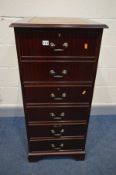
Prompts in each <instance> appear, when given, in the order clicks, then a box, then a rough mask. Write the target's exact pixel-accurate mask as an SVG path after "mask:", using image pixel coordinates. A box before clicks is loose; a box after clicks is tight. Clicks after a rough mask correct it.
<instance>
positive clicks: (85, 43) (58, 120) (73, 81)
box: [12, 18, 107, 161]
mask: <svg viewBox="0 0 116 175" xmlns="http://www.w3.org/2000/svg"><path fill="white" fill-rule="evenodd" d="M36 20H37V21H38V20H39V22H38V23H37V21H36ZM50 20H51V19H50ZM52 20H54V19H52ZM35 21H36V22H35ZM74 21H75V22H74ZM44 22H45V19H43V22H42V19H40V18H39V19H35V18H33V19H26V20H23V21H22V22H19V23H14V24H12V26H14V28H15V36H16V47H17V53H18V63H19V72H20V79H21V86H22V95H23V104H24V112H25V119H26V129H27V136H28V144H29V154H28V158H29V161H37V160H38V159H39V158H42V157H44V156H56V155H57V156H58V155H59V156H61V155H63V156H64V155H67V156H73V157H74V158H75V159H81V160H82V159H84V157H85V151H84V150H85V143H86V136H87V128H88V123H89V115H90V109H91V103H92V96H93V92H94V83H95V78H96V71H97V65H98V57H99V52H100V44H101V38H102V32H103V28H104V27H107V26H106V25H103V24H96V23H95V24H94V23H91V22H88V21H86V20H85V21H83V20H77V19H74V20H72V21H71V19H69V20H67V19H65V22H64V23H63V20H61V22H59V19H56V23H54V22H53V21H52V22H50V21H49V20H48V22H47V23H44ZM43 40H47V41H48V43H49V44H48V46H43V45H42V42H43ZM51 42H53V43H54V44H55V47H53V48H52V47H51V46H50V43H51ZM64 43H68V47H64V45H63V44H64ZM54 49H60V50H57V51H56V50H54ZM51 70H52V74H51ZM64 72H65V73H64ZM64 93H65V95H63V94H64ZM51 94H52V95H51ZM62 95H63V96H62ZM52 96H53V97H52ZM51 113H52V115H51ZM55 125H57V127H55ZM58 126H61V127H58ZM54 127H55V134H56V135H57V136H55V135H54V133H51V130H52V129H54ZM62 127H63V128H62ZM61 129H64V132H63V133H61ZM60 133H61V135H60V136H58V134H60ZM53 144H54V145H55V146H53ZM62 144H63V146H62Z"/></svg>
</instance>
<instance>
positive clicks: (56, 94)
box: [24, 85, 92, 103]
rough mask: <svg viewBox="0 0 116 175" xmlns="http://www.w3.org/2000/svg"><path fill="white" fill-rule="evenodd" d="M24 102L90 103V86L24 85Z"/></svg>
mask: <svg viewBox="0 0 116 175" xmlns="http://www.w3.org/2000/svg"><path fill="white" fill-rule="evenodd" d="M24 98H25V102H26V103H82V102H84V103H90V102H91V98H92V87H91V86H89V85H88V86H87V85H86V86H78V85H70V86H68V85H62V86H61V85H60V86H56V87H55V86H50V87H44V86H31V85H30V86H29V85H28V86H25V88H24Z"/></svg>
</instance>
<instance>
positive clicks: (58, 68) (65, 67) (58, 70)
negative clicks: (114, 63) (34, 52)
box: [21, 62, 95, 82]
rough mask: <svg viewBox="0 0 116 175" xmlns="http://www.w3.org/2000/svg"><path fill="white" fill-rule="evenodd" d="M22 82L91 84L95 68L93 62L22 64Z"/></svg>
mask: <svg viewBox="0 0 116 175" xmlns="http://www.w3.org/2000/svg"><path fill="white" fill-rule="evenodd" d="M21 68H22V75H23V81H24V82H29V81H31V82H39V81H42V82H43V81H49V82H54V81H56V82H60V81H78V82H91V81H92V80H93V72H94V68H95V64H94V62H41V63H40V62H23V63H22V67H21Z"/></svg>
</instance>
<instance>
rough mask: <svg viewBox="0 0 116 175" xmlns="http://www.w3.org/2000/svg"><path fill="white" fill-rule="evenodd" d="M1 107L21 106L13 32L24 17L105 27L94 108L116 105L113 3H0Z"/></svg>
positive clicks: (37, 0)
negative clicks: (70, 19)
mask: <svg viewBox="0 0 116 175" xmlns="http://www.w3.org/2000/svg"><path fill="white" fill-rule="evenodd" d="M0 2H1V3H0V106H1V108H3V107H13V108H14V106H15V107H20V106H22V98H21V89H20V81H19V74H18V65H17V56H16V49H15V40H14V33H13V28H9V24H10V23H12V22H14V21H16V20H17V19H21V18H22V17H25V16H61V17H82V18H89V19H93V20H96V21H98V22H101V23H105V24H107V25H108V26H109V29H105V30H104V34H103V40H102V47H101V52H100V60H99V66H98V72H97V79H96V84H95V91H94V97H93V106H95V105H98V106H104V105H105V106H115V105H116V10H115V7H116V1H115V0H102V1H101V0H97V1H96V0H86V1H85V0H71V1H70V0H59V1H56V0H47V1H45V0H43V1H40V0H35V1H32V0H23V1H22V0H20V1H17V0H12V1H10V0H1V1H0Z"/></svg>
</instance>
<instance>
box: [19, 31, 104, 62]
mask: <svg viewBox="0 0 116 175" xmlns="http://www.w3.org/2000/svg"><path fill="white" fill-rule="evenodd" d="M101 31H102V29H95V30H87V29H83V30H79V29H78V30H77V29H76V30H74V29H70V30H69V29H67V31H66V30H65V29H64V30H63V29H62V30H61V29H52V30H51V29H42V30H40V29H27V28H26V29H23V30H21V29H20V30H18V29H17V34H18V37H19V48H20V54H21V56H22V57H21V59H22V60H23V59H24V56H95V54H96V49H97V39H98V37H99V36H100V32H101ZM59 36H60V37H59ZM43 41H48V42H49V44H48V45H47V46H46V45H43V44H42V42H43ZM51 43H54V45H55V46H54V47H51V46H50V45H51ZM64 43H68V47H67V48H65V47H63V44H64ZM84 44H88V47H87V49H85V48H84ZM55 49H63V50H62V51H55ZM28 59H29V58H28ZM38 59H39V57H38Z"/></svg>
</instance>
